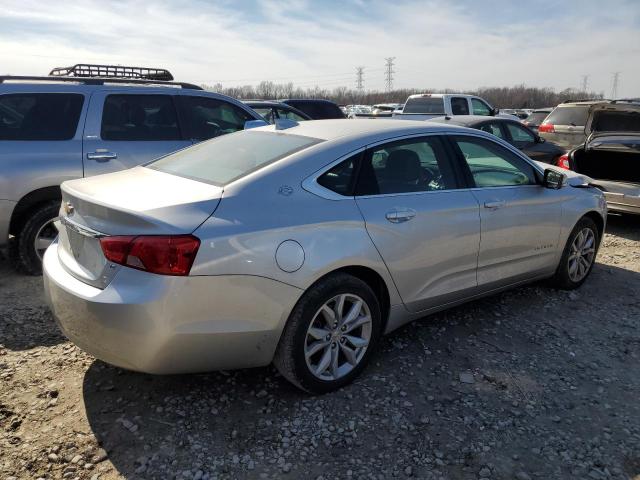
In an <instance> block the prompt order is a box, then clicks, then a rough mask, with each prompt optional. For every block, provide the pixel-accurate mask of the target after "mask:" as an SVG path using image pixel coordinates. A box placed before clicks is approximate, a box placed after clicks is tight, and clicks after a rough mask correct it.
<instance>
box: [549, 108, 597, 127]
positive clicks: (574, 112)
mask: <svg viewBox="0 0 640 480" xmlns="http://www.w3.org/2000/svg"><path fill="white" fill-rule="evenodd" d="M588 113H589V107H588V106H572V107H558V108H556V109H555V110H554V111H553V112H551V113H550V114H549V117H548V118H547V120H546V121H545V123H550V124H551V125H581V126H584V125H586V124H587V115H588Z"/></svg>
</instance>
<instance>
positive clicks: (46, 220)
mask: <svg viewBox="0 0 640 480" xmlns="http://www.w3.org/2000/svg"><path fill="white" fill-rule="evenodd" d="M59 210H60V202H58V201H52V202H47V203H43V204H42V205H40V206H38V207H36V208H35V209H33V210H31V212H30V214H29V215H30V216H29V218H28V219H27V221H26V222H25V224H24V225H23V226H22V230H20V233H18V236H17V240H18V250H17V254H18V258H17V260H18V267H19V268H20V269H22V270H24V271H25V272H26V273H28V274H30V275H40V274H41V273H42V257H43V255H44V252H45V250H46V249H47V247H48V246H49V245H51V243H52V242H53V241H54V240H55V238H56V236H57V235H58V230H57V229H56V227H55V225H54V224H53V221H54V220H55V218H56V217H57V216H58V211H59Z"/></svg>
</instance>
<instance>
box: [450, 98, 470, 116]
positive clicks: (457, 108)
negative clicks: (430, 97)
mask: <svg viewBox="0 0 640 480" xmlns="http://www.w3.org/2000/svg"><path fill="white" fill-rule="evenodd" d="M451 113H453V114H454V115H469V102H467V99H466V98H464V97H453V98H452V99H451Z"/></svg>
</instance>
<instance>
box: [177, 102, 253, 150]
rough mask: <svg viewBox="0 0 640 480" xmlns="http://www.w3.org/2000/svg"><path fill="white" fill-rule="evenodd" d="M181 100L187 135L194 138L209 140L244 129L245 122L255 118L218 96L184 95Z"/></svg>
mask: <svg viewBox="0 0 640 480" xmlns="http://www.w3.org/2000/svg"><path fill="white" fill-rule="evenodd" d="M179 101H180V102H181V103H182V111H183V115H184V118H185V120H186V125H185V127H186V134H187V137H188V138H191V139H193V140H198V141H199V140H208V139H210V138H214V137H219V136H220V135H225V134H227V133H233V132H237V131H239V130H244V124H245V122H246V121H248V120H254V118H253V117H252V116H251V115H250V114H249V113H248V112H246V111H245V110H243V109H242V108H240V107H238V106H236V105H233V104H231V103H229V102H225V101H224V100H219V99H217V98H209V97H197V96H183V97H180V99H179Z"/></svg>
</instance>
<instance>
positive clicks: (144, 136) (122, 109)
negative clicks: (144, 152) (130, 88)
mask: <svg viewBox="0 0 640 480" xmlns="http://www.w3.org/2000/svg"><path fill="white" fill-rule="evenodd" d="M100 136H101V138H102V139H103V140H113V141H166V140H181V139H182V134H181V132H180V127H179V126H178V116H177V115H176V109H175V106H174V104H173V99H172V97H171V95H127V94H122V95H120V94H118V95H108V96H107V98H106V99H105V102H104V109H103V111H102V127H101V134H100Z"/></svg>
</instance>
